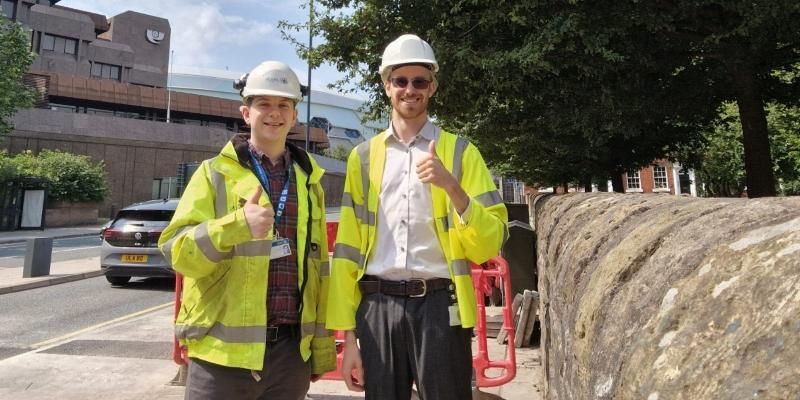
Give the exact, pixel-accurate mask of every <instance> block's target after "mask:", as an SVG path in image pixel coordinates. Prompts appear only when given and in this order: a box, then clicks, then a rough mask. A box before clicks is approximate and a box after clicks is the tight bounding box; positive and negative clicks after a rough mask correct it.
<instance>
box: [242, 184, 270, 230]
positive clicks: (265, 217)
mask: <svg viewBox="0 0 800 400" xmlns="http://www.w3.org/2000/svg"><path fill="white" fill-rule="evenodd" d="M263 191H264V189H263V188H262V187H261V186H259V187H258V188H257V189H256V191H255V192H253V195H252V196H250V198H249V199H248V200H247V202H246V203H244V219H245V220H246V221H247V226H248V227H250V235H252V236H253V239H263V238H265V237H267V233H269V231H270V229H272V225H273V224H275V211H273V210H272V208H271V207H262V206H260V205H259V204H258V200H259V199H261V193H262V192H263Z"/></svg>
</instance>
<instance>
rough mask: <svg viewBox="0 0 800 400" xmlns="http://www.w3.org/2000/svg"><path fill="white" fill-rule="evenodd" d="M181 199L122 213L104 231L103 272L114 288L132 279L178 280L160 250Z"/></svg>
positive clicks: (154, 202)
mask: <svg viewBox="0 0 800 400" xmlns="http://www.w3.org/2000/svg"><path fill="white" fill-rule="evenodd" d="M177 206H178V199H163V200H151V201H145V202H142V203H136V204H132V205H130V206H128V207H125V208H123V209H122V210H119V212H118V213H117V215H116V217H115V218H114V219H113V220H112V221H111V222H110V224H109V225H108V227H106V228H104V229H103V230H102V235H103V243H102V245H101V247H100V268H101V269H102V270H103V271H105V275H106V280H108V282H109V283H111V284H112V285H114V286H120V285H124V284H126V283H128V281H130V279H131V277H134V276H136V277H165V278H170V277H174V276H175V272H174V271H173V270H172V266H171V265H170V262H169V260H167V259H166V258H164V256H163V255H162V254H161V252H160V251H159V250H158V238H159V237H160V236H161V232H162V231H163V230H164V228H166V227H167V225H168V224H169V221H170V220H171V219H172V215H173V214H174V213H175V208H176V207H177Z"/></svg>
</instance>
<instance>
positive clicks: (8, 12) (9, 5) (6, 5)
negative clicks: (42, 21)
mask: <svg viewBox="0 0 800 400" xmlns="http://www.w3.org/2000/svg"><path fill="white" fill-rule="evenodd" d="M2 3H3V14H5V16H6V17H8V19H10V20H13V19H14V11H16V9H17V2H16V1H11V0H2Z"/></svg>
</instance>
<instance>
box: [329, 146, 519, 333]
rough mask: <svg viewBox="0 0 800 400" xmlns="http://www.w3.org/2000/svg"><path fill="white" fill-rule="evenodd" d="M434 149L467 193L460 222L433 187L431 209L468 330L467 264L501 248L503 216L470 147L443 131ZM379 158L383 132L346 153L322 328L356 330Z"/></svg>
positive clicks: (472, 309)
mask: <svg viewBox="0 0 800 400" xmlns="http://www.w3.org/2000/svg"><path fill="white" fill-rule="evenodd" d="M436 154H438V155H439V158H440V159H441V160H442V163H443V164H444V166H445V168H447V170H448V171H450V172H451V173H452V174H453V175H454V176H455V177H456V179H458V181H459V182H460V183H461V187H462V188H463V189H464V191H465V192H466V193H467V195H468V196H470V198H471V209H472V210H471V211H470V215H469V217H468V221H467V224H462V223H461V220H460V219H459V218H458V215H457V214H456V211H455V209H454V208H453V207H452V205H451V203H450V199H449V197H448V196H447V193H446V192H445V191H444V190H443V189H440V188H438V187H435V186H433V185H431V197H432V201H433V204H432V207H431V208H432V210H433V217H434V223H435V225H436V233H437V236H438V239H439V246H440V247H441V249H442V250H443V252H444V255H445V257H446V258H447V263H448V267H449V270H450V277H451V279H452V280H453V281H454V282H455V286H456V298H457V301H458V310H459V317H460V320H461V325H462V326H463V327H465V328H470V327H473V326H475V318H476V316H475V314H476V303H475V294H474V288H473V286H472V275H471V272H470V265H469V262H468V261H472V262H474V263H477V264H480V263H482V262H485V261H486V260H488V259H489V258H491V257H494V256H496V255H497V254H498V253H499V252H500V248H501V247H502V246H503V243H504V242H505V240H506V239H507V237H508V229H507V224H508V213H507V210H506V207H505V205H504V204H503V201H502V199H501V198H500V194H499V193H498V192H497V187H496V186H495V184H494V181H493V180H492V177H491V176H490V175H489V170H488V168H487V167H486V164H485V163H484V161H483V157H481V155H480V152H478V149H477V148H476V147H475V146H473V145H472V144H471V143H469V142H468V141H467V140H466V139H463V138H460V137H458V136H455V135H453V134H451V133H448V132H445V131H441V134H440V137H439V140H438V141H437V142H436ZM385 161H386V144H385V142H384V140H383V135H382V134H379V135H377V136H375V137H373V138H372V139H370V140H369V141H368V142H364V143H361V144H360V145H358V147H356V148H355V149H354V150H353V151H352V152H351V153H350V156H349V157H348V160H347V177H346V178H345V187H344V194H343V195H342V207H341V211H340V216H339V230H338V233H337V236H336V248H335V250H334V255H333V266H332V269H331V289H330V292H329V297H328V304H329V307H328V318H327V327H328V329H336V330H352V329H354V328H355V314H356V309H357V308H358V304H359V303H360V302H361V292H360V290H359V288H358V281H359V280H360V279H361V277H362V276H363V275H364V273H365V271H364V270H365V267H366V263H367V259H368V257H369V256H370V255H371V254H372V252H373V251H374V250H375V249H373V246H374V244H375V242H376V239H377V237H376V218H377V210H378V201H379V192H380V188H381V182H382V181H383V170H384V163H385ZM419 207H425V205H422V204H420V205H419Z"/></svg>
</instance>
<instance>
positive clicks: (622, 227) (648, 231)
mask: <svg viewBox="0 0 800 400" xmlns="http://www.w3.org/2000/svg"><path fill="white" fill-rule="evenodd" d="M535 212H536V230H537V236H538V246H537V251H538V262H539V265H538V271H539V292H540V295H541V302H540V307H541V308H540V313H541V319H542V350H543V363H544V366H545V375H546V376H545V381H546V391H547V398H549V399H647V400H658V399H662V400H663V399H745V398H759V399H797V398H800V198H763V199H751V200H748V199H698V198H685V197H674V196H667V195H633V194H627V195H619V194H605V193H595V194H569V195H562V196H549V197H542V198H539V199H537V202H536V205H535Z"/></svg>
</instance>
